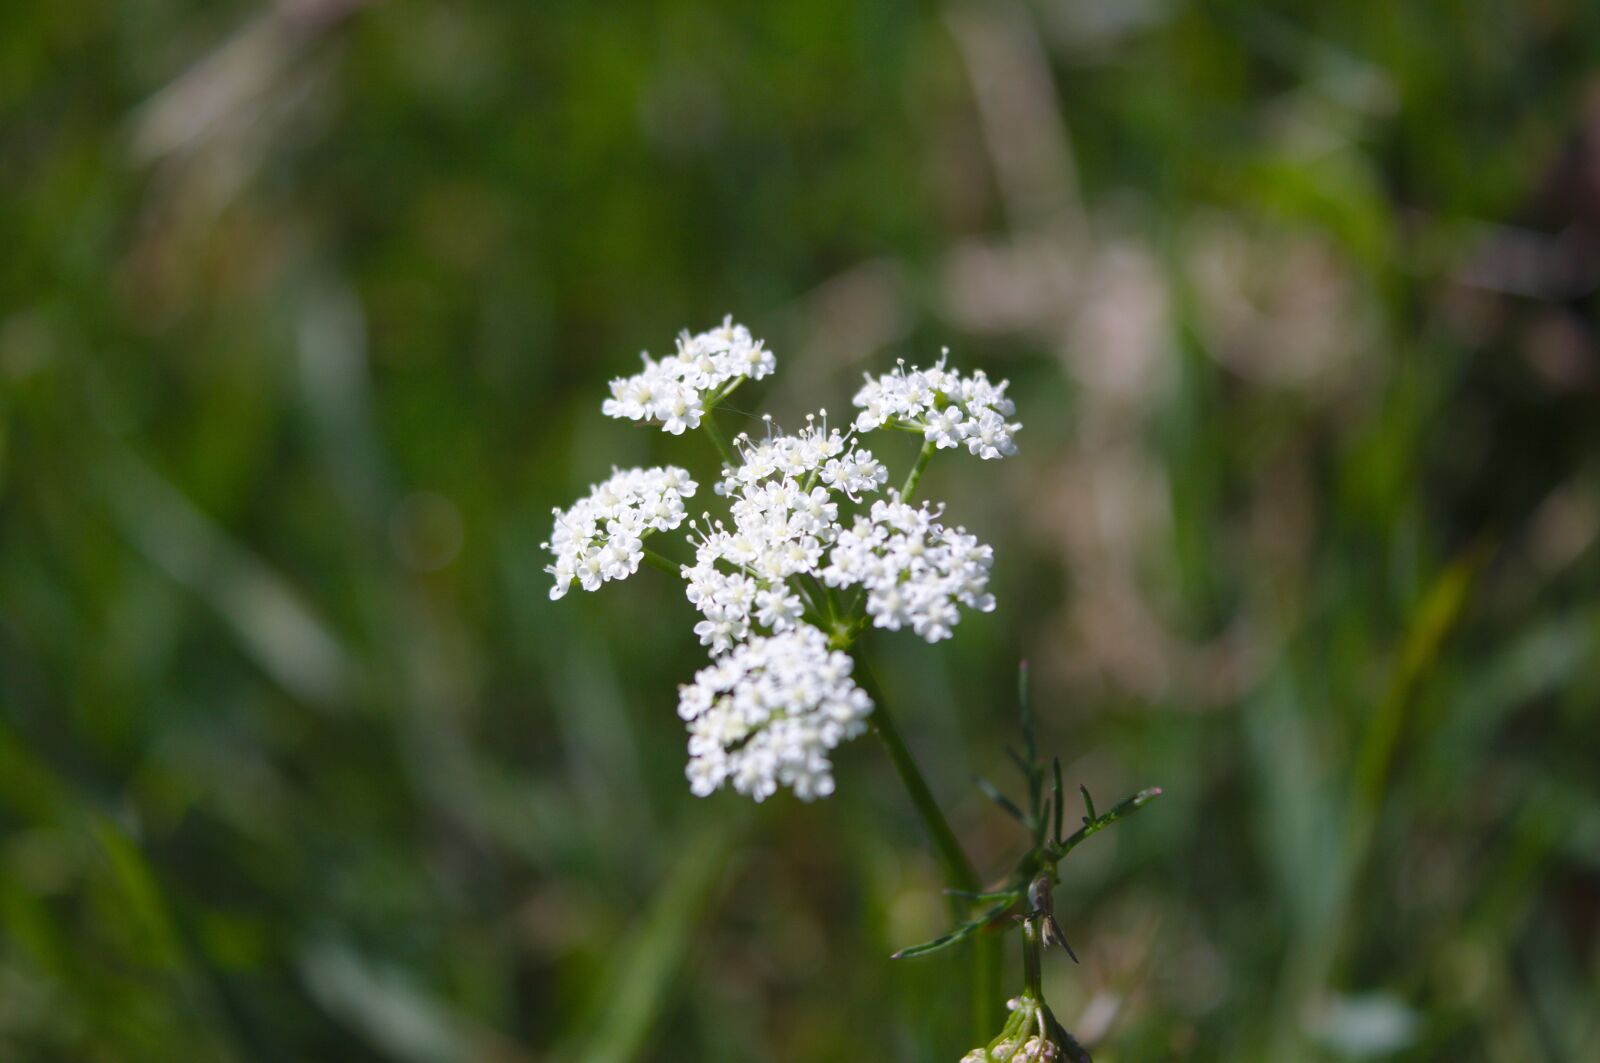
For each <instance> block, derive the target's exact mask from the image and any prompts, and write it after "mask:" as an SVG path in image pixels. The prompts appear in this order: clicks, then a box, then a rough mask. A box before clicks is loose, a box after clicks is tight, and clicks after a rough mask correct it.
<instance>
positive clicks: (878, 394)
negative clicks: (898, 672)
mask: <svg viewBox="0 0 1600 1063" xmlns="http://www.w3.org/2000/svg"><path fill="white" fill-rule="evenodd" d="M773 368H774V359H773V355H772V352H771V351H768V350H767V349H766V346H765V345H764V344H763V343H762V342H761V341H760V340H757V339H754V338H753V337H752V336H751V335H750V332H749V330H748V329H746V328H745V327H744V326H742V325H737V324H734V323H733V321H732V320H731V319H729V320H725V321H724V322H723V324H722V325H721V327H719V328H714V329H712V330H710V331H708V332H702V333H699V334H697V335H689V334H688V333H687V332H685V333H683V334H682V335H680V336H679V338H678V343H677V350H676V352H675V353H674V354H671V355H668V356H667V357H664V358H662V359H661V360H659V361H656V360H653V359H651V358H650V357H649V356H648V355H646V356H644V370H643V371H642V372H640V373H638V374H636V375H634V376H631V377H624V378H620V379H617V380H614V381H612V382H611V398H609V399H607V400H606V401H605V403H604V405H603V410H604V412H605V413H606V414H607V415H609V416H612V417H621V418H626V419H629V420H636V421H647V422H653V423H657V424H659V425H660V426H661V427H662V428H663V429H665V430H666V431H667V432H670V433H672V434H674V435H681V434H682V433H683V432H684V431H685V430H686V429H691V428H698V427H702V426H703V427H704V428H705V429H706V430H707V431H708V433H709V434H711V436H712V439H713V440H714V441H720V439H721V436H720V435H719V434H718V433H717V432H716V424H715V421H714V417H713V413H712V411H714V410H715V409H716V407H717V404H718V403H720V402H721V401H722V400H723V399H724V398H726V397H727V396H728V394H729V393H730V392H732V390H733V389H734V388H735V387H737V386H739V384H741V383H742V382H743V381H745V380H757V379H760V378H762V377H765V376H767V375H768V374H770V373H771V372H772V371H773ZM1005 391H1006V384H1005V383H1004V382H1001V383H999V384H991V383H990V382H989V379H988V378H987V377H986V376H984V374H983V373H981V372H979V373H974V374H972V375H970V376H965V377H964V376H962V375H960V374H958V373H956V372H954V371H952V370H950V369H947V368H945V363H944V359H942V358H941V359H940V361H939V363H938V364H937V365H936V366H934V367H933V368H931V369H914V368H913V369H907V368H906V367H905V366H904V365H902V366H901V367H900V368H899V369H897V370H896V371H895V372H893V373H891V374H888V375H886V376H883V377H879V378H878V379H876V380H873V379H871V378H869V379H868V383H867V386H866V387H864V388H863V389H862V390H861V392H860V394H858V395H857V396H856V400H855V401H856V405H857V406H859V407H862V410H861V412H860V413H859V414H858V415H857V416H856V417H855V419H854V422H853V424H851V425H847V426H845V427H846V428H847V429H848V430H847V431H841V429H840V428H839V427H831V428H830V427H829V425H828V423H827V416H826V413H824V414H822V415H821V416H820V417H817V416H813V417H808V418H807V421H806V425H805V427H804V428H802V429H800V430H799V431H797V432H793V433H786V432H783V431H780V430H778V429H776V428H775V427H774V426H773V425H772V424H771V422H770V421H769V422H768V425H767V430H766V433H765V435H764V437H763V438H759V439H757V438H752V437H750V436H748V435H741V436H739V437H738V438H737V439H735V441H734V448H735V450H736V453H735V452H733V451H728V450H727V449H726V448H724V449H723V453H724V457H725V458H726V461H725V463H724V465H723V468H722V474H721V476H720V478H719V481H718V483H717V484H716V486H715V493H716V494H717V495H718V496H720V497H721V498H722V499H723V500H724V501H725V503H726V506H727V510H726V513H725V515H723V516H721V517H712V516H711V515H710V514H706V515H704V517H703V518H702V519H699V520H690V521H689V525H690V528H691V529H692V530H691V533H690V536H689V541H690V544H691V545H692V547H693V549H694V560H693V562H692V563H690V564H682V563H679V562H674V564H677V565H678V572H679V574H680V575H681V576H682V578H683V579H684V581H685V584H686V589H685V594H686V596H687V598H688V600H689V602H690V603H691V604H692V605H693V606H694V608H695V609H696V611H698V612H699V614H700V620H699V621H698V622H697V623H696V624H695V627H694V631H695V634H696V635H697V636H698V637H699V639H700V642H701V644H702V645H704V646H706V647H707V648H708V650H709V652H710V653H711V656H712V663H711V665H710V666H709V667H707V668H705V669H703V670H702V671H701V672H700V673H699V674H698V675H697V676H696V677H695V681H694V683H692V684H690V685H688V686H685V687H683V688H682V694H681V697H680V701H679V712H680V714H681V715H682V716H683V718H684V719H685V720H686V721H688V723H689V731H690V740H689V769H688V774H689V779H690V784H691V788H692V789H693V790H694V792H695V793H697V794H708V793H711V792H712V791H714V790H716V789H718V788H720V787H722V786H723V785H724V784H726V783H729V782H731V783H732V786H733V788H734V789H735V790H737V791H739V792H740V793H745V794H749V795H750V796H752V797H755V798H756V799H757V800H760V799H762V798H765V797H767V796H768V795H770V794H772V793H773V792H775V791H776V790H777V788H778V787H779V786H787V787H790V788H792V789H793V790H794V792H795V793H796V794H797V795H799V796H800V797H801V798H804V799H810V798H813V797H818V796H822V795H825V794H828V793H830V792H831V791H832V789H833V776H832V770H831V766H830V764H829V760H828V753H829V751H831V750H832V749H833V748H834V747H835V746H837V745H838V744H839V743H840V742H842V741H844V740H846V739H848V738H850V737H851V736H853V735H855V734H858V733H859V732H860V731H861V730H862V728H863V726H864V724H863V722H862V721H863V720H864V718H865V717H866V716H867V715H868V713H870V712H871V711H872V702H871V701H870V699H869V698H868V697H867V695H866V694H865V693H864V692H863V691H861V690H860V689H859V688H858V687H857V686H856V685H855V684H854V682H853V681H852V680H851V678H850V666H851V661H850V658H849V657H848V656H847V655H846V654H845V653H843V652H842V651H843V650H844V649H847V648H848V647H849V645H850V643H851V642H852V640H853V639H854V638H855V636H856V635H857V634H858V633H859V632H860V630H861V629H862V628H863V627H864V626H865V625H866V624H867V623H868V622H870V623H872V624H874V625H876V626H877V627H880V628H887V629H890V630H898V629H900V628H906V627H909V628H910V629H911V630H912V631H914V632H915V633H916V634H918V635H919V636H921V637H922V638H924V639H926V640H928V641H929V642H937V641H938V640H940V639H945V638H949V637H950V635H951V633H952V630H953V628H954V627H955V625H956V623H957V622H958V621H959V620H960V615H961V607H963V606H964V607H966V608H969V609H976V610H980V611H984V612H987V611H989V610H991V609H993V608H994V598H993V596H991V595H990V594H989V593H988V591H987V585H988V579H989V569H990V565H991V563H992V551H991V550H990V548H989V547H988V546H985V545H983V544H981V543H980V542H978V540H977V539H976V538H975V537H974V536H972V535H970V534H968V533H967V532H966V531H965V530H964V529H962V528H959V527H947V526H946V525H944V524H943V523H942V521H941V517H942V509H940V508H938V507H930V506H928V505H926V504H924V505H921V506H913V505H912V504H910V503H909V501H907V500H905V499H903V498H902V497H901V496H900V494H898V493H896V492H895V491H894V490H893V489H890V488H889V487H888V486H887V485H888V483H889V470H888V469H887V468H886V467H885V465H884V464H883V462H882V461H880V460H879V459H878V458H877V457H876V456H875V455H874V454H873V452H872V451H871V450H869V449H867V448H866V447H865V446H863V445H862V438H863V436H864V435H865V434H866V433H868V432H871V431H873V430H874V429H877V428H882V427H886V426H887V427H894V428H899V429H912V430H915V431H918V432H920V433H921V434H922V435H923V437H924V438H925V439H926V440H927V441H928V443H929V444H932V446H933V447H953V446H957V445H960V444H964V445H965V446H966V447H967V449H968V450H970V451H971V452H972V453H974V454H977V455H979V456H980V457H984V458H996V457H999V456H1001V455H1002V454H1009V453H1012V452H1013V451H1014V450H1015V449H1016V447H1015V443H1014V442H1013V441H1012V436H1013V434H1014V433H1015V432H1016V431H1017V430H1018V429H1019V427H1020V426H1019V425H1016V424H1012V423H1008V422H1007V420H1006V418H1008V417H1010V416H1011V415H1012V413H1013V412H1014V407H1013V404H1012V402H1011V400H1009V399H1008V398H1006V396H1005ZM708 418H710V419H711V420H710V421H709V423H708ZM718 445H719V446H720V445H721V444H720V442H719V444H718ZM927 453H931V451H930V450H925V455H924V456H926V454H927ZM921 467H922V466H921V465H920V464H919V465H918V467H917V472H918V473H920V470H921ZM914 482H915V476H913V479H912V480H910V481H908V483H914ZM695 487H696V485H695V483H694V481H692V480H690V479H689V478H688V474H687V473H685V472H684V471H683V470H682V469H676V468H671V467H668V468H665V469H631V470H627V471H625V472H618V473H616V475H614V476H613V477H612V478H611V479H610V480H609V481H607V482H606V483H604V484H601V485H599V486H597V487H596V488H595V489H594V490H593V492H592V493H591V494H590V496H589V497H588V498H586V499H584V500H582V501H580V502H578V503H577V504H575V505H574V506H573V507H572V508H571V509H570V510H567V511H566V512H562V511H560V510H557V511H556V527H555V531H554V533H553V534H552V535H551V541H550V543H548V544H547V546H548V547H549V548H550V549H551V550H552V551H553V552H554V554H555V563H554V564H553V565H551V566H550V567H549V569H548V571H549V572H551V573H552V574H553V575H554V576H555V586H554V587H553V588H552V589H551V592H550V596H551V597H552V598H559V597H561V596H562V595H563V594H565V593H566V592H567V590H568V589H569V588H570V587H571V585H572V584H573V583H575V582H576V583H578V584H579V585H580V586H582V587H583V589H585V590H595V589H597V588H598V587H599V586H600V585H601V584H602V583H604V582H606V581H607V580H613V579H621V578H623V577H625V576H628V575H631V574H632V573H633V572H635V571H637V569H638V567H639V565H640V563H641V561H643V560H644V559H645V556H646V553H647V551H646V550H645V548H644V545H643V540H644V539H645V537H646V536H647V535H649V534H651V533H652V532H656V531H670V530H672V529H674V528H677V527H678V526H679V525H681V524H682V523H683V522H684V520H685V519H686V514H685V512H684V505H683V499H685V498H687V497H689V496H691V495H693V494H694V491H695ZM667 553H669V554H670V553H671V551H667ZM650 560H651V561H652V563H654V564H656V565H658V566H660V567H667V568H669V569H670V568H671V567H672V565H670V564H667V563H666V560H665V558H663V557H661V556H659V555H658V556H652V557H651V558H650Z"/></svg>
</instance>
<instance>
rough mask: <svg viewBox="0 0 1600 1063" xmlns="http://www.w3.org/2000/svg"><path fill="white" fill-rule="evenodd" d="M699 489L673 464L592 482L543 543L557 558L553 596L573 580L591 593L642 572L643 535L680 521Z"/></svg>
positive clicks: (559, 513) (553, 567)
mask: <svg viewBox="0 0 1600 1063" xmlns="http://www.w3.org/2000/svg"><path fill="white" fill-rule="evenodd" d="M696 487H697V485H696V484H695V482H694V481H693V480H691V479H689V474H688V473H687V472H685V471H684V470H682V469H680V468H677V467H676V466H672V465H668V466H666V467H665V468H659V469H614V470H612V475H611V479H609V480H607V481H606V482H605V483H602V484H596V485H594V487H592V488H591V489H590V491H589V496H588V497H587V498H582V499H579V500H578V501H577V502H575V503H573V505H572V508H571V509H568V510H566V511H564V512H563V511H562V510H560V509H557V510H555V529H554V530H553V531H552V532H551V533H550V541H549V542H547V543H542V544H540V545H541V546H543V547H544V548H545V549H547V550H549V551H551V552H552V553H554V554H555V557H556V561H555V564H553V565H549V566H547V567H546V569H545V571H546V572H549V573H550V574H551V575H553V576H554V577H555V585H554V586H552V587H551V588H550V597H551V598H560V597H562V596H563V595H565V594H566V593H567V591H568V590H569V589H570V588H571V587H572V584H573V583H574V581H576V582H577V583H578V584H579V585H580V586H581V587H583V589H584V590H586V591H592V590H598V589H599V588H600V584H602V583H604V582H606V581H607V580H614V579H625V578H626V577H628V576H631V575H633V574H634V573H635V572H637V571H639V562H640V561H641V560H642V559H643V558H644V538H645V536H647V535H649V534H650V533H651V532H658V531H671V530H672V529H674V528H676V527H677V526H678V525H680V524H682V523H683V518H684V508H683V500H684V499H685V498H689V497H691V496H692V495H693V494H694V493H695V490H696Z"/></svg>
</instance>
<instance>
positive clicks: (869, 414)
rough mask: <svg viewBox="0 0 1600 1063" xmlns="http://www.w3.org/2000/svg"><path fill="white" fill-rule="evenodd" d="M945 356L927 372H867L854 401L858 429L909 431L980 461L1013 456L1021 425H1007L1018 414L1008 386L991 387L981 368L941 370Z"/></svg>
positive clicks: (901, 367) (915, 370)
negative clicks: (962, 450) (963, 448)
mask: <svg viewBox="0 0 1600 1063" xmlns="http://www.w3.org/2000/svg"><path fill="white" fill-rule="evenodd" d="M948 353H949V352H945V355H941V356H940V358H939V361H938V364H936V365H934V366H931V367H930V368H927V369H917V368H912V369H910V370H907V369H906V367H905V365H904V364H901V365H900V366H898V367H896V369H895V371H894V372H892V373H885V374H884V375H882V376H879V377H874V376H872V375H871V374H870V373H869V374H868V375H867V382H866V384H865V385H864V386H863V387H862V388H861V390H860V391H858V392H856V396H855V398H854V399H853V400H852V401H853V403H854V404H855V406H857V407H858V408H859V409H860V411H861V412H860V413H858V414H856V421H855V426H856V429H857V430H858V431H862V432H870V431H872V430H873V429H875V428H881V427H883V426H884V425H893V426H896V427H901V428H910V429H914V430H916V431H920V432H921V433H922V435H923V438H924V439H926V440H927V441H928V442H930V443H933V444H934V445H935V446H937V447H939V448H941V449H944V448H947V447H955V446H962V445H965V446H966V448H967V449H968V450H969V451H970V452H971V453H973V454H976V455H977V456H978V457H980V458H998V457H1002V456H1004V455H1007V454H1014V453H1016V449H1017V445H1016V442H1015V440H1014V439H1013V438H1012V437H1013V436H1014V435H1015V434H1016V433H1017V432H1018V431H1020V430H1021V429H1022V425H1020V424H1014V423H1008V422H1007V421H1006V418H1008V417H1010V416H1011V415H1012V414H1014V413H1015V412H1016V404H1015V403H1013V402H1012V401H1011V400H1010V399H1008V398H1006V387H1007V386H1008V385H1009V383H1010V382H1009V381H1005V380H1002V381H1001V382H1000V383H999V384H991V383H990V382H989V378H988V377H987V376H986V375H985V374H984V372H983V370H981V369H980V370H978V371H976V372H974V373H973V374H972V375H970V376H966V377H963V376H962V375H961V374H959V373H957V372H955V371H953V370H950V369H946V368H945V357H946V356H947V355H948Z"/></svg>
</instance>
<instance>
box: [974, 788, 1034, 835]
mask: <svg viewBox="0 0 1600 1063" xmlns="http://www.w3.org/2000/svg"><path fill="white" fill-rule="evenodd" d="M972 781H973V782H975V783H976V784H977V786H978V789H980V790H982V791H983V795H984V796H985V797H987V798H988V799H989V800H991V801H993V802H994V803H995V804H997V805H999V806H1000V808H1001V810H1002V811H1004V812H1005V813H1006V815H1008V816H1010V817H1011V818H1012V819H1014V820H1016V821H1017V822H1018V823H1021V824H1022V825H1023V826H1025V827H1030V828H1031V827H1032V826H1033V824H1032V823H1031V822H1030V821H1029V817H1028V816H1027V815H1025V814H1024V813H1023V811H1022V809H1020V808H1018V807H1017V806H1016V803H1015V802H1013V801H1012V800H1011V798H1009V797H1007V796H1006V795H1005V794H1003V793H1001V792H1000V789H999V787H997V786H995V784H994V783H992V782H990V781H989V780H988V779H985V778H984V777H983V776H982V775H974V776H973V777H972Z"/></svg>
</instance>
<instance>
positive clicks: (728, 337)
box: [600, 317, 777, 435]
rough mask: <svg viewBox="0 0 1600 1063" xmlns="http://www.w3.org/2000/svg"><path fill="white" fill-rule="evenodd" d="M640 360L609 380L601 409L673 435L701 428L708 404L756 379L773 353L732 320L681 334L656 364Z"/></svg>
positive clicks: (644, 358)
mask: <svg viewBox="0 0 1600 1063" xmlns="http://www.w3.org/2000/svg"><path fill="white" fill-rule="evenodd" d="M639 357H640V359H641V360H642V361H643V362H644V368H643V369H642V370H640V371H639V372H638V373H635V374H634V375H633V376H627V377H618V378H617V379H615V380H613V381H611V397H610V398H608V399H606V400H605V401H604V402H603V403H602V404H601V406H600V410H601V412H602V413H604V414H605V415H606V416H607V417H617V418H621V419H623V420H627V421H648V422H654V423H656V424H659V425H660V426H661V428H662V430H663V431H665V432H670V433H672V434H673V435H682V434H683V433H684V432H685V431H686V430H689V429H695V428H699V427H700V421H701V418H703V417H704V416H705V412H706V407H707V404H708V403H714V402H715V401H716V399H717V398H720V397H721V396H724V395H726V394H727V393H728V392H729V391H731V390H732V388H733V387H734V386H735V385H736V384H738V383H739V382H740V381H742V380H747V379H748V380H760V379H761V378H762V377H764V376H767V375H768V374H770V373H771V372H772V371H773V369H774V368H775V366H776V364H777V363H776V361H775V359H774V358H773V355H772V352H771V351H769V350H767V349H766V347H765V345H763V343H762V342H761V341H760V340H758V339H755V338H754V337H752V336H751V335H750V330H749V329H747V328H745V327H744V326H743V325H738V324H735V323H734V321H733V318H731V317H727V318H723V321H722V324H721V325H720V326H718V327H717V328H714V329H710V330H708V331H706V332H701V333H697V334H695V335H690V334H689V333H688V332H687V331H684V332H682V333H680V334H679V336H678V345H677V350H676V351H674V353H672V354H669V355H667V356H666V357H665V358H662V359H660V360H659V361H658V360H656V359H654V358H651V357H650V355H649V354H641V355H640V356H639Z"/></svg>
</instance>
